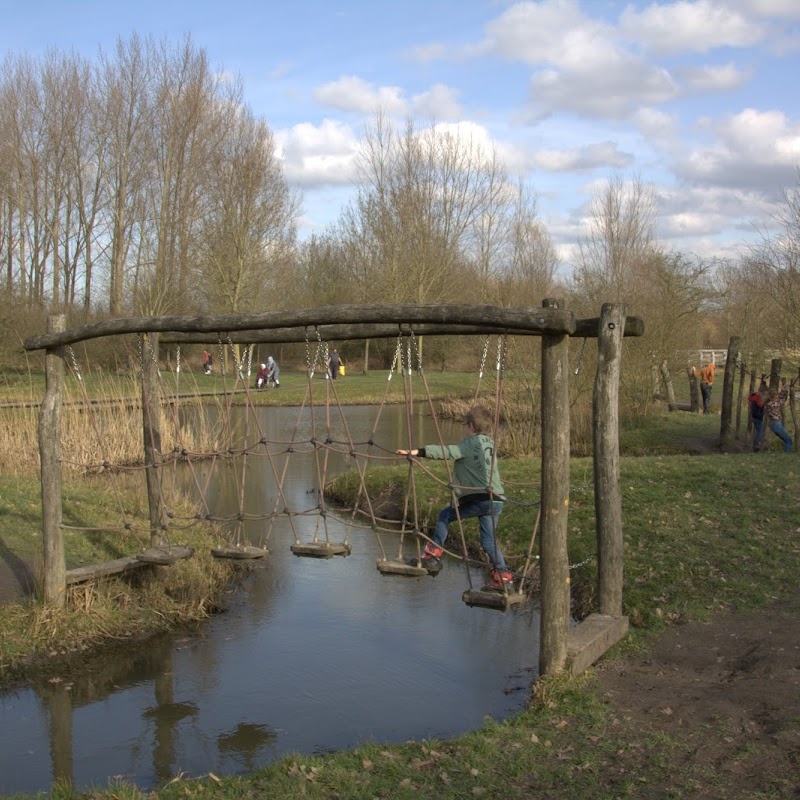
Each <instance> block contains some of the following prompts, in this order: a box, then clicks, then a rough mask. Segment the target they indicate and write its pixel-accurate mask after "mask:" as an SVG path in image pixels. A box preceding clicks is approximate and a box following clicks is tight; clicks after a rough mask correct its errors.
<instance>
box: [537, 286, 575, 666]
mask: <svg viewBox="0 0 800 800" xmlns="http://www.w3.org/2000/svg"><path fill="white" fill-rule="evenodd" d="M563 303H564V301H563V300H558V299H546V300H544V302H543V303H542V305H543V306H544V307H545V308H556V309H558V308H562V307H563ZM568 359H569V337H568V336H567V335H544V336H542V501H541V508H542V535H541V537H540V538H539V553H540V558H541V564H540V568H541V576H542V577H541V581H542V610H541V617H540V636H539V647H540V650H539V674H540V675H551V674H554V673H557V672H561V671H563V669H564V667H565V665H566V660H567V634H568V631H569V609H570V578H569V555H568V553H567V523H568V514H569V479H570V463H569V455H570V453H569V450H570V421H569V364H568Z"/></svg>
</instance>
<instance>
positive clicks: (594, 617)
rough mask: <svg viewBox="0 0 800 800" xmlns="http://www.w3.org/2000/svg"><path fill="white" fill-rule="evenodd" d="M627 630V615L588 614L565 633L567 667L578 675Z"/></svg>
mask: <svg viewBox="0 0 800 800" xmlns="http://www.w3.org/2000/svg"><path fill="white" fill-rule="evenodd" d="M627 632H628V618H627V617H612V616H609V615H608V614H589V616H588V617H586V619H585V620H583V622H581V623H579V624H578V625H576V626H575V627H574V628H571V629H570V631H569V633H568V634H567V669H568V670H569V671H570V672H571V673H572V674H573V675H578V674H580V673H581V672H583V671H584V670H585V669H587V668H588V667H590V666H591V665H592V664H594V662H595V661H597V659H598V658H600V656H602V655H603V653H605V652H606V650H608V648H609V647H611V646H612V645H614V644H616V643H617V642H618V641H619V640H620V639H622V637H623V636H625V634H626V633H627Z"/></svg>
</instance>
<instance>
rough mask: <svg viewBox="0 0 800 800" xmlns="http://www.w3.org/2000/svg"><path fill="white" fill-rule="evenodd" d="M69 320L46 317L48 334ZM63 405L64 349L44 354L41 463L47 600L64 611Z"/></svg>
mask: <svg viewBox="0 0 800 800" xmlns="http://www.w3.org/2000/svg"><path fill="white" fill-rule="evenodd" d="M66 327H67V318H66V317H65V316H64V315H62V314H57V315H54V316H51V317H48V318H47V332H48V333H62V332H63V331H65V330H66ZM63 402H64V348H63V347H53V348H50V349H48V350H47V352H46V354H45V394H44V400H42V405H41V407H40V408H39V460H40V464H41V477H42V543H43V545H44V554H43V555H44V586H43V593H44V601H45V603H51V604H52V605H54V606H56V607H58V608H61V607H63V605H64V601H65V599H66V574H67V565H66V561H65V559H64V533H63V531H62V530H61V407H62V404H63Z"/></svg>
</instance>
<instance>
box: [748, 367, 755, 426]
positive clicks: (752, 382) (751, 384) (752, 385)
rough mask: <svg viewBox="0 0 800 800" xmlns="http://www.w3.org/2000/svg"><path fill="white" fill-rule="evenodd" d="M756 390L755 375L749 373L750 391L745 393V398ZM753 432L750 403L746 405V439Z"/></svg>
mask: <svg viewBox="0 0 800 800" xmlns="http://www.w3.org/2000/svg"><path fill="white" fill-rule="evenodd" d="M755 390H756V374H755V372H751V373H750V390H749V391H748V393H747V396H748V397H750V395H752V394H753V392H755ZM752 432H753V417H752V415H751V414H750V403H748V404H747V438H748V439H749V438H750V434H751V433H752Z"/></svg>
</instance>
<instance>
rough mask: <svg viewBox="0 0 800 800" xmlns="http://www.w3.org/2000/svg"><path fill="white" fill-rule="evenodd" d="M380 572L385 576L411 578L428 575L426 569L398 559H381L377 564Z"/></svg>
mask: <svg viewBox="0 0 800 800" xmlns="http://www.w3.org/2000/svg"><path fill="white" fill-rule="evenodd" d="M377 566H378V571H379V572H381V573H382V574H383V575H407V576H408V577H410V578H422V577H425V576H426V575H428V570H427V569H425V567H415V566H413V565H411V564H409V563H408V562H407V561H399V560H398V559H388V558H380V559H378V562H377Z"/></svg>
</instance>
